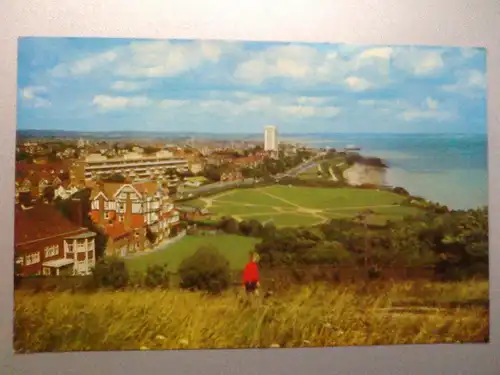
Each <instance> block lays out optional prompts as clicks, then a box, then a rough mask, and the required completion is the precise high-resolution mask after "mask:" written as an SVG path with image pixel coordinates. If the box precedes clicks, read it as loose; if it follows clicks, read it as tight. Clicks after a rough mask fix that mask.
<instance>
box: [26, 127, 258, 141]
mask: <svg viewBox="0 0 500 375" xmlns="http://www.w3.org/2000/svg"><path fill="white" fill-rule="evenodd" d="M17 136H18V138H85V139H128V138H134V139H190V138H193V137H194V138H198V139H203V138H204V139H235V140H236V139H237V140H245V139H247V140H251V139H255V138H258V139H260V138H261V137H262V134H236V133H234V134H231V133H223V134H220V133H196V132H166V131H165V132H151V131H115V132H114V131H111V132H110V131H107V132H104V131H103V132H100V131H95V132H85V131H69V130H39V129H23V130H18V131H17Z"/></svg>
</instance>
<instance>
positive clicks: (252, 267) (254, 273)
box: [243, 253, 260, 295]
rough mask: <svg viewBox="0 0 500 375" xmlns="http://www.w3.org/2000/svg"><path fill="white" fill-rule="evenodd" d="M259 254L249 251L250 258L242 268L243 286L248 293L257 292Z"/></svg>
mask: <svg viewBox="0 0 500 375" xmlns="http://www.w3.org/2000/svg"><path fill="white" fill-rule="evenodd" d="M258 261H259V255H258V254H257V253H250V260H249V262H248V263H247V264H246V266H245V269H244V270H243V287H244V288H245V291H246V292H247V293H248V294H253V295H258V294H259V286H260V283H259V266H258V264H257V262H258Z"/></svg>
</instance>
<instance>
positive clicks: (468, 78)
mask: <svg viewBox="0 0 500 375" xmlns="http://www.w3.org/2000/svg"><path fill="white" fill-rule="evenodd" d="M456 77H457V81H456V82H455V83H454V84H451V85H444V86H442V89H443V90H444V91H448V92H456V93H458V94H462V95H464V96H472V97H473V96H477V95H483V94H484V91H485V89H486V77H485V74H484V73H483V72H480V71H479V70H475V69H472V70H466V71H460V72H458V73H457V74H456Z"/></svg>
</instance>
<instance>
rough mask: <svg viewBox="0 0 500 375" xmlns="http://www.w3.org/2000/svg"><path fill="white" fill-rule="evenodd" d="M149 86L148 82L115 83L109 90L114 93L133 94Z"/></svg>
mask: <svg viewBox="0 0 500 375" xmlns="http://www.w3.org/2000/svg"><path fill="white" fill-rule="evenodd" d="M150 86H151V83H150V82H137V81H116V82H114V83H113V84H112V85H111V89H113V90H115V91H123V92H133V91H139V90H143V89H146V88H148V87H150Z"/></svg>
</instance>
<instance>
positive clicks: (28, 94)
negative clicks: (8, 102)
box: [21, 86, 47, 100]
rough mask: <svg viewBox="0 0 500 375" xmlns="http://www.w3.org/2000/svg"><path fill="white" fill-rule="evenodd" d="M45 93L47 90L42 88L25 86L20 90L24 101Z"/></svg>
mask: <svg viewBox="0 0 500 375" xmlns="http://www.w3.org/2000/svg"><path fill="white" fill-rule="evenodd" d="M45 92H47V88H46V87H44V86H27V87H25V88H23V89H21V95H22V96H23V98H24V99H28V100H29V99H35V97H36V96H37V95H38V94H43V93H45Z"/></svg>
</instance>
